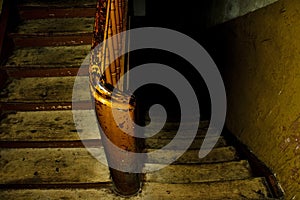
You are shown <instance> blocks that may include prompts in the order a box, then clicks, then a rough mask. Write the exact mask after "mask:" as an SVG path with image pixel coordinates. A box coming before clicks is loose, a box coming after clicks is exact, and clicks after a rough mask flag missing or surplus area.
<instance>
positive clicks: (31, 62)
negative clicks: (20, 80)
mask: <svg viewBox="0 0 300 200" xmlns="http://www.w3.org/2000/svg"><path fill="white" fill-rule="evenodd" d="M90 49H91V46H90V45H79V46H57V47H30V48H29V47H28V48H18V49H16V50H14V52H13V55H12V56H11V57H10V58H9V59H8V61H7V63H6V65H5V67H8V68H9V67H39V68H41V67H45V68H47V67H48V68H49V67H53V68H62V67H80V66H81V65H87V63H83V61H84V59H85V57H86V56H87V55H88V53H89V52H90Z"/></svg>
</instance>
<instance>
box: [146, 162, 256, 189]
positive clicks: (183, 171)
mask: <svg viewBox="0 0 300 200" xmlns="http://www.w3.org/2000/svg"><path fill="white" fill-rule="evenodd" d="M157 166H159V165H157V164H146V166H145V168H146V169H151V168H153V169H155V168H157ZM251 176H252V174H251V170H250V166H249V163H248V162H247V161H245V160H241V161H234V162H225V163H216V164H203V165H169V166H166V167H165V168H162V169H161V170H159V171H155V172H149V173H147V174H146V175H145V180H146V181H147V182H159V183H201V182H214V181H229V180H241V179H247V178H250V177H251Z"/></svg>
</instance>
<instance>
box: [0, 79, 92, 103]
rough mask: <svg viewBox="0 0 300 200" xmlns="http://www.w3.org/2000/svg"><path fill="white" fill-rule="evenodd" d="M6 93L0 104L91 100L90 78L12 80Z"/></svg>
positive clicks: (0, 99) (3, 94) (0, 98)
mask: <svg viewBox="0 0 300 200" xmlns="http://www.w3.org/2000/svg"><path fill="white" fill-rule="evenodd" d="M75 80H76V81H75ZM73 90H74V91H75V92H76V95H74V94H75V93H74V94H73ZM4 91H6V93H2V97H0V102H36V103H39V102H72V100H73V101H88V100H90V99H91V97H90V93H89V83H88V77H81V76H78V77H74V76H65V77H44V78H21V79H12V81H11V82H10V83H9V84H8V86H7V87H6V88H5V89H4ZM72 95H73V99H72Z"/></svg>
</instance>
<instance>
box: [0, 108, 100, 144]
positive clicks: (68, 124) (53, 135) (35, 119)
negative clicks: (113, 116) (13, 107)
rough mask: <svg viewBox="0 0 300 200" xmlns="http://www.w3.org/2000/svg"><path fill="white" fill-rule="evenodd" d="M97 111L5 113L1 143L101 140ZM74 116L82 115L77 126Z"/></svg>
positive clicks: (77, 120) (0, 125)
mask: <svg viewBox="0 0 300 200" xmlns="http://www.w3.org/2000/svg"><path fill="white" fill-rule="evenodd" d="M94 112H95V111H94V110H76V111H75V110H73V111H71V110H69V111H39V112H17V113H9V114H5V115H3V116H2V120H1V121H0V141H73V140H80V139H84V140H88V139H100V133H99V130H98V126H97V119H96V116H95V113H94ZM74 115H76V116H80V117H76V123H77V126H76V125H75V121H74V118H73V116H74ZM78 132H79V133H78ZM79 134H80V135H79Z"/></svg>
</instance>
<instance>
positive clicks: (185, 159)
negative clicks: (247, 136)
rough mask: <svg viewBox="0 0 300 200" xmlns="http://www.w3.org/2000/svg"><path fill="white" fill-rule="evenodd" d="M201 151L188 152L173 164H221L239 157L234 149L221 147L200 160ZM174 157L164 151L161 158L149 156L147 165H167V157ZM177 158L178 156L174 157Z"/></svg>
mask: <svg viewBox="0 0 300 200" xmlns="http://www.w3.org/2000/svg"><path fill="white" fill-rule="evenodd" d="M154 150H155V149H152V150H151V149H148V152H151V151H154ZM198 154H199V150H188V151H186V152H185V153H184V154H183V155H182V156H181V157H180V158H178V159H177V160H176V161H175V162H174V163H173V164H200V163H201V164H203V163H219V162H229V161H235V160H237V159H238V155H237V153H236V150H235V148H234V147H231V146H228V147H220V148H214V149H212V151H211V152H210V153H209V154H208V155H207V156H206V157H204V158H202V159H200V158H199V156H198ZM172 156H174V151H171V150H169V151H168V150H164V152H163V153H162V154H160V155H159V157H154V156H151V154H148V157H147V163H159V164H164V163H166V159H165V158H166V157H167V158H170V157H172ZM174 158H176V156H175V157H174Z"/></svg>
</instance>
